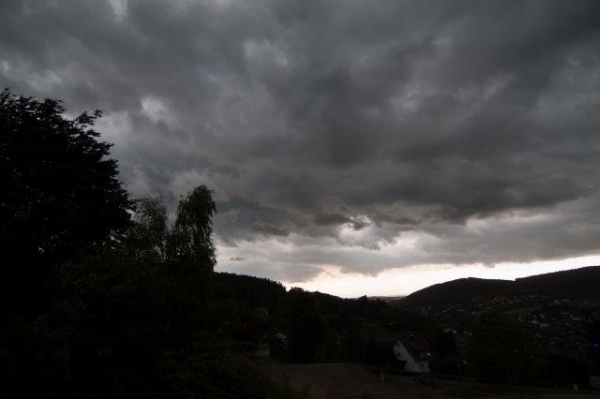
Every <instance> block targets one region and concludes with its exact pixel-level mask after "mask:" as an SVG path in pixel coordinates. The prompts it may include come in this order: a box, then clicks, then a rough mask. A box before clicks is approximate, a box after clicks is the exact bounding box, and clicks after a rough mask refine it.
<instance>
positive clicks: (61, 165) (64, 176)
mask: <svg viewBox="0 0 600 399" xmlns="http://www.w3.org/2000/svg"><path fill="white" fill-rule="evenodd" d="M61 104H62V103H61V102H60V101H58V100H52V99H46V100H44V101H42V102H40V101H37V100H35V99H33V98H31V97H23V96H17V95H15V94H13V93H11V92H10V91H9V90H7V89H5V90H4V91H3V92H2V93H1V94H0V206H1V208H0V213H1V218H2V221H3V222H2V223H0V240H1V243H2V248H3V251H4V250H6V251H10V252H11V253H12V254H14V255H18V257H19V258H22V257H24V256H25V257H32V256H33V257H38V258H44V260H45V261H46V262H55V261H59V260H64V259H65V258H66V257H69V256H70V255H71V254H73V253H75V252H76V251H78V250H80V249H82V248H84V247H86V246H88V245H90V244H101V243H106V242H107V241H108V240H110V238H111V235H114V233H117V232H121V231H123V230H124V228H125V227H127V226H128V225H129V220H130V216H129V213H128V211H129V210H131V209H132V205H133V203H132V202H131V201H130V200H129V199H128V196H127V193H126V192H125V190H124V189H123V188H122V186H121V183H120V182H119V180H117V174H118V170H117V161H115V160H113V159H109V158H107V157H108V155H109V149H110V147H111V145H110V144H108V143H104V142H100V141H98V140H97V138H98V136H99V133H97V132H95V131H94V130H92V129H91V126H92V125H93V124H94V121H95V120H96V119H97V118H99V117H101V116H102V114H101V112H100V111H95V112H94V113H93V114H91V115H90V114H88V113H83V114H81V115H80V116H79V117H77V118H75V119H74V120H68V119H66V118H65V117H64V116H63V113H64V111H65V109H64V108H63V107H62V105H61Z"/></svg>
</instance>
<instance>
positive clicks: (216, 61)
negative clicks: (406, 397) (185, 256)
mask: <svg viewBox="0 0 600 399" xmlns="http://www.w3.org/2000/svg"><path fill="white" fill-rule="evenodd" d="M2 11H3V12H2V13H1V14H0V85H1V86H2V87H11V88H12V89H14V90H15V91H18V92H22V93H24V94H29V95H37V96H39V97H54V98H60V99H62V100H64V101H65V103H66V107H67V109H68V111H69V112H70V113H72V114H73V115H74V114H77V113H78V112H81V111H83V110H85V109H95V108H100V109H102V110H103V111H104V112H105V114H106V117H105V119H104V120H103V121H102V122H101V123H100V124H99V130H101V131H102V132H103V134H104V137H105V138H106V139H107V140H109V141H112V142H115V144H116V145H115V147H114V148H113V155H114V156H115V157H116V158H118V159H119V161H120V169H121V173H122V178H123V180H124V181H125V183H126V184H127V186H128V187H129V189H130V191H131V192H132V194H133V195H134V196H145V195H162V196H163V197H164V198H165V199H166V200H167V202H168V203H169V205H170V207H171V208H173V207H174V205H175V203H176V201H177V199H178V197H179V195H181V194H184V193H185V192H186V191H187V190H189V189H190V188H192V187H193V186H194V185H196V184H200V183H204V184H207V185H209V186H210V187H211V188H212V189H214V190H215V195H216V199H217V205H218V210H219V215H218V217H217V219H216V220H215V228H216V232H217V234H218V236H219V242H220V245H222V246H223V248H225V247H227V248H238V250H239V249H240V248H245V249H246V250H248V248H247V245H250V244H248V243H252V245H254V246H261V245H264V247H265V248H270V245H271V244H269V243H270V242H274V243H280V242H282V241H281V240H283V242H285V245H284V246H283V247H281V248H284V249H281V248H279V247H277V248H279V249H278V250H277V251H274V252H268V251H267V252H265V253H260V254H259V253H257V254H255V255H253V256H251V255H246V254H245V253H240V254H238V253H236V254H233V255H231V256H229V257H226V258H224V261H223V263H225V264H227V265H228V266H227V267H230V268H232V269H235V270H237V271H241V270H247V272H249V273H250V272H252V273H257V274H261V275H265V276H269V277H273V278H275V277H277V278H287V279H307V278H310V276H312V275H315V274H316V273H319V271H320V270H321V268H322V265H325V264H332V265H338V266H340V267H342V268H343V270H346V271H355V272H361V273H371V274H372V273H377V272H379V271H381V270H384V269H386V268H390V267H401V266H407V265H411V264H418V263H423V262H429V263H444V262H446V263H461V262H462V263H464V262H485V263H494V262H501V261H519V260H522V261H525V260H535V259H549V258H560V257H568V256H576V255H579V254H587V253H591V252H594V251H596V252H598V251H599V250H600V247H599V245H598V244H597V240H594V238H595V237H597V226H598V223H599V222H600V219H599V218H600V216H598V215H599V214H598V213H597V212H596V211H597V210H598V206H597V204H598V202H597V200H598V195H599V187H600V181H599V178H598V173H597V171H598V170H599V167H600V161H599V157H598V154H600V136H599V135H598V129H599V128H600V114H599V113H598V112H597V109H598V108H599V107H600V97H599V95H598V93H600V75H599V73H598V71H599V70H600V56H599V55H598V51H597V49H598V48H600V24H598V21H599V20H600V3H598V2H597V1H595V0H591V1H586V0H575V1H556V2H547V1H541V0H540V1H537V0H536V1H492V2H480V3H473V2H472V1H460V0H457V1H452V2H447V1H433V2H427V3H419V2H414V1H405V2H380V3H377V5H366V4H359V3H357V2H353V1H341V0H340V1H327V2H317V1H312V2H302V3H301V4H300V3H294V2H286V1H280V0H272V1H260V2H259V1H237V0H231V1H216V0H215V1H209V0H205V1H192V0H177V1H166V0H151V1H141V0H111V1H106V2H100V1H61V2H51V1H40V0H36V1H33V0H20V1H14V0H8V1H5V2H4V3H3V6H2ZM516 214H518V215H520V216H519V217H521V218H523V220H526V221H527V223H515V222H514V221H515V220H516V219H515V216H514V215H516ZM474 224H475V225H481V226H484V225H485V226H486V227H485V228H484V227H482V229H483V230H482V231H483V232H481V231H480V232H479V233H474V232H473V230H471V227H472V225H474ZM492 224H495V225H496V227H497V228H495V229H492V228H491V227H490V226H491V225H492ZM409 239H411V240H412V239H414V240H416V241H415V243H413V244H412V245H411V246H410V247H403V245H404V244H403V243H404V242H405V240H409ZM394 246H399V248H402V250H403V253H402V254H400V253H398V254H396V255H395V256H392V255H389V254H384V253H386V252H385V251H386V248H394ZM228 251H229V249H223V252H224V253H226V252H228ZM267 254H271V255H269V256H267ZM278 254H279V255H278ZM278 256H281V258H280V259H279V258H278ZM237 258H240V260H235V262H234V261H233V260H232V259H237ZM241 258H243V259H241ZM228 260H229V261H231V262H234V263H235V265H234V264H233V263H231V262H229V263H227V261H228ZM244 268H246V269H244Z"/></svg>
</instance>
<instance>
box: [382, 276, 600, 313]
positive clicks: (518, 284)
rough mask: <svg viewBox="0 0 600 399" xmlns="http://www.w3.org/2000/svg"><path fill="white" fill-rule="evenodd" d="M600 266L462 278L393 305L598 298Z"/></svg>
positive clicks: (599, 295)
mask: <svg viewBox="0 0 600 399" xmlns="http://www.w3.org/2000/svg"><path fill="white" fill-rule="evenodd" d="M598 282H600V266H590V267H584V268H581V269H574V270H567V271H561V272H555V273H548V274H540V275H537V276H530V277H524V278H519V279H516V280H515V281H512V280H489V279H480V278H463V279H458V280H453V281H449V282H446V283H441V284H436V285H432V286H430V287H427V288H424V289H422V290H419V291H416V292H414V293H412V294H410V295H408V296H407V297H406V298H404V299H401V300H399V301H396V302H394V304H396V305H399V306H406V305H410V306H416V305H436V304H443V303H445V304H447V303H459V302H465V301H469V300H471V299H472V298H473V297H476V296H480V295H489V296H495V295H547V296H550V297H557V298H559V297H560V298H573V299H598V298H600V290H598Z"/></svg>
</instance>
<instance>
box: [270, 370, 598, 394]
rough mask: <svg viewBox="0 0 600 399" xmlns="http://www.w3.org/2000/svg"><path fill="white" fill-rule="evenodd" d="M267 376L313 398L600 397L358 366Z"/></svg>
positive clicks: (282, 371) (279, 372)
mask: <svg viewBox="0 0 600 399" xmlns="http://www.w3.org/2000/svg"><path fill="white" fill-rule="evenodd" d="M268 367H269V370H270V373H271V375H273V376H274V378H277V379H288V380H289V381H290V382H291V383H292V385H294V386H295V387H296V388H299V389H303V388H304V389H307V388H309V389H310V394H311V398H314V399H325V398H327V399H338V398H339V399H342V398H361V399H380V398H381V399H385V398H444V397H470V398H518V397H529V398H540V399H546V398H547V399H552V398H556V399H558V398H567V399H568V398H572V399H588V398H590V399H591V398H594V399H599V398H600V391H583V390H578V391H575V390H569V389H543V388H527V387H513V386H505V385H492V384H480V383H475V382H464V381H445V380H438V379H435V378H433V377H429V376H428V377H425V378H418V377H417V378H413V377H409V376H396V375H394V376H381V375H378V374H377V373H372V372H370V371H367V370H366V369H365V368H364V367H362V366H361V365H358V364H350V363H330V364H284V363H277V362H272V363H270V364H269V366H268Z"/></svg>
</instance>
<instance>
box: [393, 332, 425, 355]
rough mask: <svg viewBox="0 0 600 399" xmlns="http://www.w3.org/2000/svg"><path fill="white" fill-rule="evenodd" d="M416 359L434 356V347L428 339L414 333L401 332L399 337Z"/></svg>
mask: <svg viewBox="0 0 600 399" xmlns="http://www.w3.org/2000/svg"><path fill="white" fill-rule="evenodd" d="M397 340H398V341H400V343H402V345H404V347H405V348H406V350H407V351H408V352H409V353H410V355H411V356H412V357H413V358H414V359H415V360H428V359H430V358H431V356H433V353H434V350H433V347H432V346H431V345H430V344H429V342H427V340H426V339H425V338H424V337H422V336H420V335H414V334H401V335H398V338H397Z"/></svg>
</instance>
